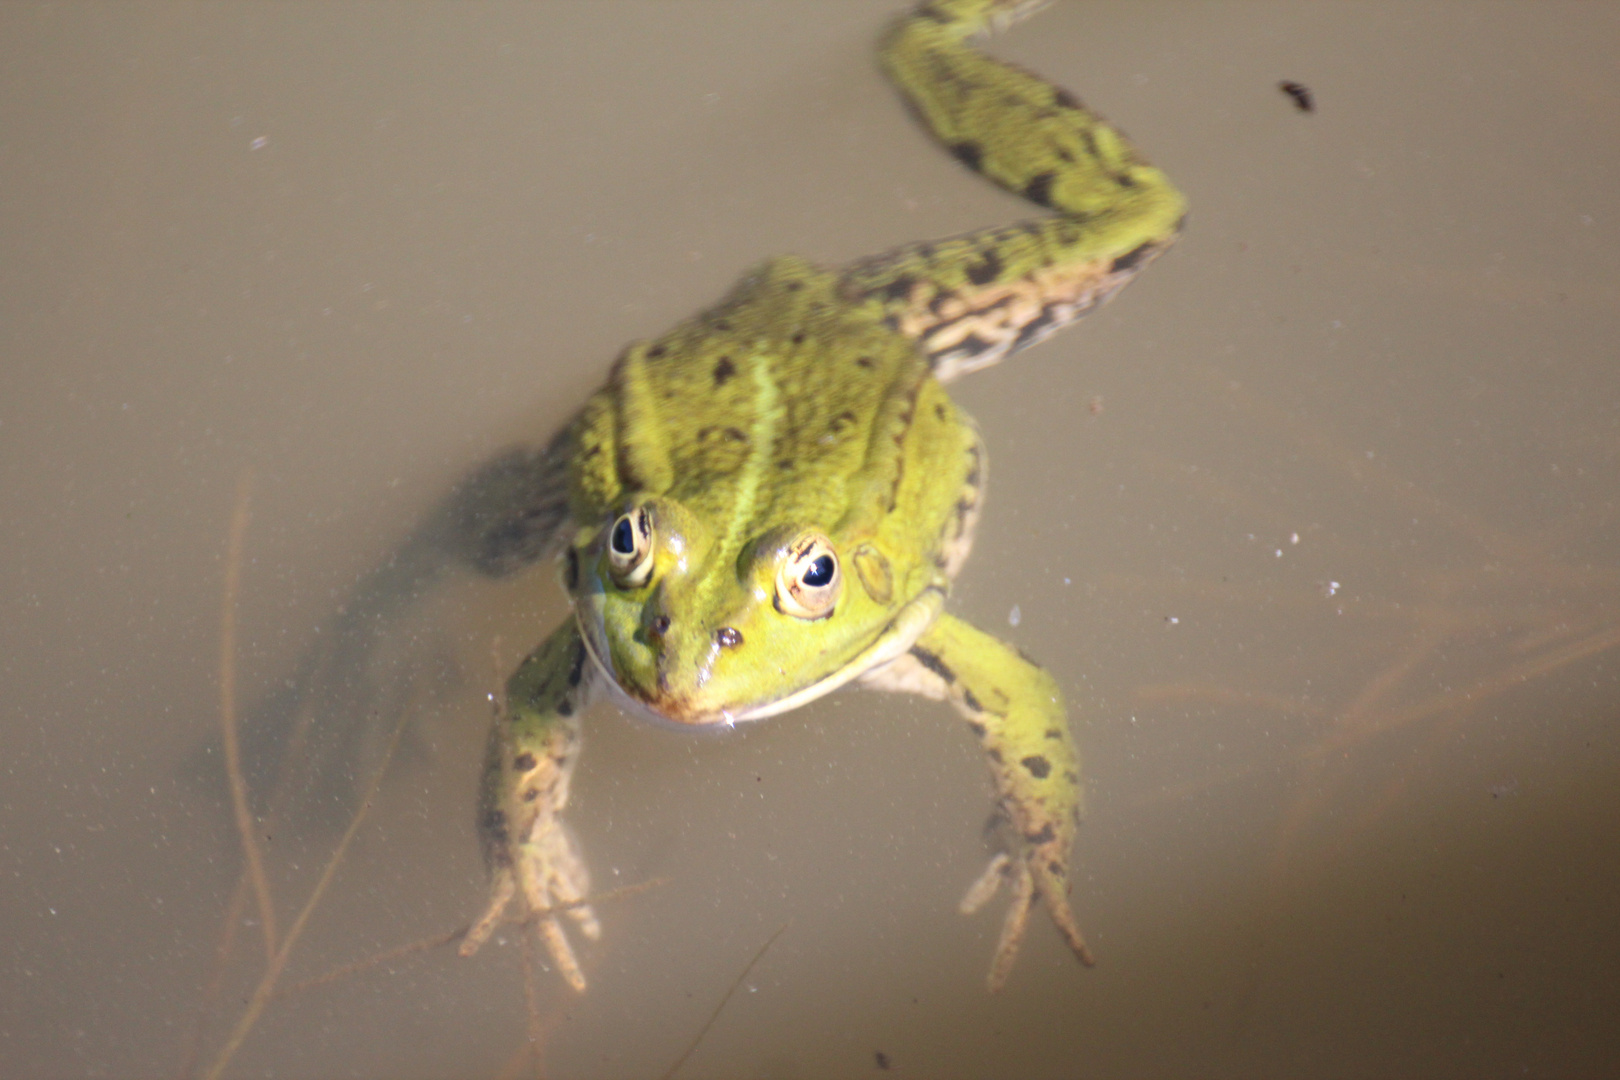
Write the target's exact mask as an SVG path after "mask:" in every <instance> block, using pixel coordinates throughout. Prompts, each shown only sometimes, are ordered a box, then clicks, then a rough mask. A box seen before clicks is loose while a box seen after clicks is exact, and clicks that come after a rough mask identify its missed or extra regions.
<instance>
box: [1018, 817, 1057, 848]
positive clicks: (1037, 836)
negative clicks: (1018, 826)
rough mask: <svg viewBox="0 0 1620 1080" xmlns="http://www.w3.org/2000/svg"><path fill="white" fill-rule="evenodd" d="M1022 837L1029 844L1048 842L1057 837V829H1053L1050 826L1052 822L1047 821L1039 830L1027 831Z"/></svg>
mask: <svg viewBox="0 0 1620 1080" xmlns="http://www.w3.org/2000/svg"><path fill="white" fill-rule="evenodd" d="M1024 839H1025V840H1026V841H1027V842H1029V843H1031V844H1050V843H1051V842H1052V841H1053V840H1056V839H1057V830H1056V829H1054V828H1053V827H1052V823H1051V822H1050V821H1048V822H1047V823H1046V824H1045V825H1042V826H1041V829H1040V832H1032V833H1027V834H1026V835H1025V836H1024Z"/></svg>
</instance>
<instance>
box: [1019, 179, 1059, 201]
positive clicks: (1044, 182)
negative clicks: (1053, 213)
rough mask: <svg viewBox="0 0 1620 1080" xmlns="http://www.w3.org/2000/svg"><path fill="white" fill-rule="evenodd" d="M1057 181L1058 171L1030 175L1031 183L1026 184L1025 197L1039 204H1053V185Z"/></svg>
mask: <svg viewBox="0 0 1620 1080" xmlns="http://www.w3.org/2000/svg"><path fill="white" fill-rule="evenodd" d="M1055 183H1057V173H1049V172H1043V173H1037V174H1036V175H1034V176H1032V177H1030V179H1029V183H1027V184H1025V185H1024V198H1026V199H1028V200H1029V201H1030V202H1032V203H1035V204H1036V205H1037V206H1051V205H1052V185H1053V184H1055Z"/></svg>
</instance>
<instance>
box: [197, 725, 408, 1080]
mask: <svg viewBox="0 0 1620 1080" xmlns="http://www.w3.org/2000/svg"><path fill="white" fill-rule="evenodd" d="M408 716H409V714H408V713H405V712H401V713H400V717H399V722H398V723H396V724H395V725H394V730H393V733H392V734H391V735H390V736H389V738H388V746H387V748H386V749H385V750H384V751H383V759H382V762H381V764H379V765H378V766H377V772H376V773H375V775H373V776H372V778H371V784H370V786H368V787H367V788H366V793H365V797H364V798H363V799H361V801H360V806H359V808H358V809H356V810H355V812H354V817H353V818H352V819H351V820H350V821H349V827H348V828H347V829H345V830H344V832H343V838H342V839H341V840H339V841H338V843H337V847H335V848H334V849H333V850H332V855H331V858H329V859H327V861H326V868H325V869H324V870H322V871H321V877H320V880H319V881H317V882H316V883H315V888H314V889H312V890H310V894H309V899H308V900H307V901H305V903H304V907H303V909H302V910H300V911H299V912H298V918H296V919H294V920H293V924H292V926H291V927H289V928H288V930H287V936H286V938H285V939H284V940H283V941H282V942H281V947H280V948H279V949H277V950H276V954H275V956H274V957H272V958H271V960H270V964H269V966H268V967H267V968H266V969H265V972H264V976H263V978H261V979H260V980H259V985H258V987H257V988H256V989H255V990H254V991H253V997H252V998H251V999H250V1000H249V1001H248V1005H247V1008H246V1009H244V1010H242V1015H241V1017H240V1018H239V1019H238V1020H237V1022H236V1027H235V1028H233V1029H232V1031H231V1036H230V1038H229V1039H227V1040H226V1042H225V1046H224V1048H223V1049H222V1050H220V1052H219V1056H218V1057H217V1058H215V1059H214V1064H213V1067H212V1068H210V1069H209V1070H208V1075H207V1080H218V1077H219V1076H221V1075H222V1074H223V1073H224V1071H225V1067H226V1066H227V1065H229V1064H230V1061H231V1058H232V1057H234V1056H235V1055H236V1051H237V1050H238V1049H239V1048H240V1047H241V1045H242V1041H243V1040H244V1039H246V1038H247V1036H248V1032H250V1031H252V1030H253V1025H254V1024H256V1023H258V1020H259V1016H260V1014H261V1013H263V1012H264V1007H265V1006H266V1005H267V1004H269V1002H270V999H271V998H272V997H273V996H274V995H275V989H276V982H277V981H278V980H279V979H280V978H281V972H282V969H283V968H285V967H286V966H287V958H288V957H289V956H290V955H291V953H292V949H293V946H294V945H296V944H297V943H298V938H299V937H300V935H302V934H303V932H304V927H305V925H306V924H308V922H309V919H310V916H311V915H313V914H314V912H315V908H316V907H317V905H319V904H320V902H321V897H322V896H323V895H325V893H326V888H327V886H328V885H330V884H331V883H332V878H333V877H334V876H335V875H336V874H337V868H338V866H339V865H340V864H341V863H342V862H343V856H344V855H345V854H346V853H347V852H348V849H349V842H350V841H352V840H353V839H354V837H355V834H356V833H357V832H359V831H360V823H361V822H362V821H364V820H365V817H366V811H367V810H369V809H371V803H372V800H373V799H375V798H376V797H377V790H378V789H379V788H380V787H381V786H382V780H383V775H384V774H385V773H386V772H387V771H388V766H389V763H390V762H391V761H392V760H393V758H394V750H395V749H396V748H397V747H398V746H399V740H400V736H401V735H403V734H404V733H405V721H406V719H407V718H408Z"/></svg>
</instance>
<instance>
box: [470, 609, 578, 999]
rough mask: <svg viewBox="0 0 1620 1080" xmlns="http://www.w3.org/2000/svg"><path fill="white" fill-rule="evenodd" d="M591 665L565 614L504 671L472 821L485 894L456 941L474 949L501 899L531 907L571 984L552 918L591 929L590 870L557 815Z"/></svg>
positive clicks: (571, 962)
mask: <svg viewBox="0 0 1620 1080" xmlns="http://www.w3.org/2000/svg"><path fill="white" fill-rule="evenodd" d="M590 673H591V669H590V666H589V662H588V660H587V657H586V653H585V646H584V642H583V641H582V640H581V639H580V636H579V630H578V628H577V626H576V625H575V623H574V621H573V620H572V619H570V620H568V622H567V623H566V624H565V625H563V626H562V627H559V628H558V629H557V630H556V631H555V632H554V633H553V634H552V635H551V637H549V638H548V639H546V642H545V643H544V644H543V645H541V646H540V648H538V649H536V650H535V651H534V653H532V654H531V655H530V656H529V657H528V659H526V660H524V662H523V664H522V665H521V666H520V667H519V668H518V670H517V672H516V673H515V674H513V676H512V678H511V680H510V681H509V682H508V683H507V688H506V709H505V712H504V713H503V715H502V716H500V717H498V718H497V719H496V721H495V728H494V730H493V731H492V732H491V734H490V749H489V755H488V759H487V761H486V764H485V771H484V782H483V792H482V797H481V800H480V803H481V806H480V814H479V830H480V832H481V833H482V836H483V841H484V850H485V855H486V857H487V859H488V862H489V864H490V868H491V870H492V880H491V895H490V904H489V907H488V908H487V909H486V911H485V913H484V915H483V916H482V918H480V919H479V921H478V923H477V924H476V925H475V926H474V927H473V929H472V930H471V931H469V932H468V934H467V937H466V940H465V941H464V942H463V943H462V947H461V951H462V954H463V955H469V954H471V953H472V952H474V951H476V950H477V949H478V947H479V946H480V945H482V944H483V942H484V941H485V940H487V939H488V937H489V935H490V934H491V933H492V932H493V931H494V929H495V927H496V926H497V925H498V924H499V923H500V921H501V919H502V918H503V916H504V914H505V910H506V908H507V906H508V904H510V902H511V901H512V900H513V899H514V897H517V896H519V895H521V897H522V906H523V908H525V909H526V911H527V913H528V914H530V915H536V916H539V920H538V922H537V923H536V932H537V933H538V935H539V937H540V939H541V941H542V942H544V944H545V946H546V948H547V951H548V952H549V953H550V954H551V957H552V960H553V962H555V963H556V965H557V967H558V970H559V971H560V972H561V973H562V975H563V977H564V978H565V979H567V980H568V982H569V983H570V984H571V985H572V986H574V988H575V989H577V990H583V989H584V987H585V977H584V974H583V973H582V972H581V971H580V969H579V963H578V961H577V960H576V959H575V957H574V953H573V949H572V948H571V947H570V945H569V944H568V939H567V937H566V935H565V934H564V933H563V930H562V926H561V924H560V923H559V922H558V921H557V918H556V912H557V909H559V908H562V909H564V910H566V911H567V912H568V914H569V916H570V917H571V918H572V919H573V920H574V921H575V922H576V923H578V924H579V926H580V929H581V931H582V932H583V933H584V934H585V935H586V936H587V937H590V938H595V937H597V936H598V934H599V933H600V932H601V931H600V926H599V924H598V923H597V921H596V917H595V915H594V913H593V912H592V911H591V909H590V907H589V906H588V905H585V904H582V903H580V902H581V901H582V900H583V899H584V898H585V895H586V893H587V892H588V891H589V888H590V883H589V877H588V875H587V873H586V870H585V864H584V860H583V859H581V858H580V855H579V852H578V851H577V849H576V848H575V845H574V842H573V839H572V837H571V836H570V835H569V833H568V830H567V828H566V827H565V826H564V825H563V822H562V816H561V815H562V811H563V809H564V808H565V807H566V806H567V805H568V788H569V781H570V779H571V778H572V776H573V771H574V763H575V761H576V760H577V758H578V756H579V744H580V735H579V713H580V711H581V709H582V708H583V707H584V705H585V703H586V699H587V697H588V694H589V690H590Z"/></svg>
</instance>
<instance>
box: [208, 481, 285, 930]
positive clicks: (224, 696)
mask: <svg viewBox="0 0 1620 1080" xmlns="http://www.w3.org/2000/svg"><path fill="white" fill-rule="evenodd" d="M252 490H253V470H251V469H243V470H242V475H241V476H239V477H238V478H237V481H236V507H235V509H234V510H233V511H232V513H231V531H230V540H229V542H228V544H227V547H226V554H225V595H224V598H223V601H222V603H221V605H220V619H219V724H220V728H221V731H222V733H223V735H224V740H225V775H226V776H227V777H229V778H230V784H231V807H232V809H233V810H234V811H235V814H236V831H237V833H238V834H239V835H240V837H241V840H242V857H243V859H244V860H245V861H246V864H247V877H248V881H249V882H250V883H251V884H252V886H253V898H254V901H255V902H256V903H257V904H258V908H259V926H260V928H261V929H262V930H263V931H264V956H265V959H266V961H269V960H271V959H273V958H274V957H275V955H276V909H275V905H274V903H273V902H272V901H271V899H270V881H269V879H268V878H267V877H266V876H265V873H264V859H263V858H262V857H261V856H260V854H259V840H258V837H257V836H256V835H255V832H256V830H255V829H254V827H253V812H252V811H251V810H249V809H248V801H247V780H246V779H245V778H244V777H243V775H242V747H241V743H240V741H239V740H238V738H237V731H236V597H237V593H238V592H239V591H240V589H241V585H242V546H243V544H244V542H245V541H246V538H247V525H248V503H249V497H250V496H251V494H252Z"/></svg>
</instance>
